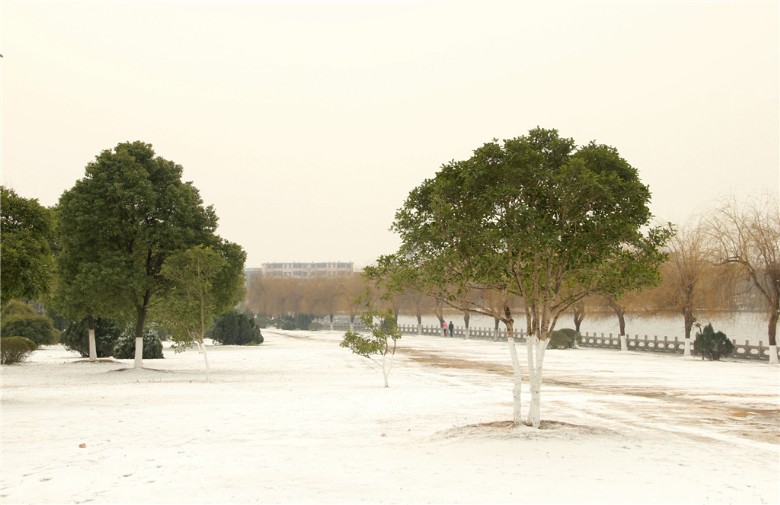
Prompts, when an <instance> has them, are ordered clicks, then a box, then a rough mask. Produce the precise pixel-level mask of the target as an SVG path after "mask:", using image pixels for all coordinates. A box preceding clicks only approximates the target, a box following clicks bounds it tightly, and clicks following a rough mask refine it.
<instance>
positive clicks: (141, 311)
mask: <svg viewBox="0 0 780 505" xmlns="http://www.w3.org/2000/svg"><path fill="white" fill-rule="evenodd" d="M136 312H137V318H136V322H135V359H134V360H133V368H143V366H144V361H143V359H144V322H145V320H146V307H143V306H141V307H137V308H136Z"/></svg>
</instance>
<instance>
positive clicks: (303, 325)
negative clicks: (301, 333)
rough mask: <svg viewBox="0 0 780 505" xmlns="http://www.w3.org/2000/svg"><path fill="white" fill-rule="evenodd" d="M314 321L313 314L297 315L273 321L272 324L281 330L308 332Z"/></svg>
mask: <svg viewBox="0 0 780 505" xmlns="http://www.w3.org/2000/svg"><path fill="white" fill-rule="evenodd" d="M313 320H314V316H312V315H311V314H295V315H294V316H291V315H286V316H282V317H280V318H277V319H273V320H272V321H271V323H272V324H273V325H274V326H276V327H277V328H279V329H281V330H308V329H309V325H310V324H311V322H312V321H313Z"/></svg>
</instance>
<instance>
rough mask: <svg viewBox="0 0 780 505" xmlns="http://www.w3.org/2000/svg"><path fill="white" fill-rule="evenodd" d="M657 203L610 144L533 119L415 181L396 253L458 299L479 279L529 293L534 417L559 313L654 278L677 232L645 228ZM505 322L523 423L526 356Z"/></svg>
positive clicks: (532, 420)
mask: <svg viewBox="0 0 780 505" xmlns="http://www.w3.org/2000/svg"><path fill="white" fill-rule="evenodd" d="M649 201H650V191H649V189H648V188H647V186H645V185H644V184H642V183H641V181H640V180H639V177H638V174H637V171H636V169H635V168H633V167H632V166H631V165H629V164H628V162H626V161H625V160H624V159H623V158H621V157H620V155H619V154H618V152H617V150H616V149H614V148H613V147H609V146H606V145H601V144H596V143H595V142H591V143H589V144H587V145H585V146H582V147H579V148H578V147H577V146H576V145H575V143H574V141H573V140H572V139H568V138H562V137H560V136H559V135H558V132H557V131H556V130H547V129H541V128H537V129H534V130H531V131H530V132H529V133H528V134H527V135H525V136H522V137H518V138H514V139H510V140H505V141H504V142H503V143H499V142H497V141H493V142H490V143H487V144H485V145H484V146H482V147H480V148H479V149H477V150H476V151H474V155H473V156H472V157H471V158H469V159H467V160H464V161H452V162H450V163H447V164H445V165H444V166H443V167H442V168H441V170H440V171H439V172H438V173H437V174H436V176H435V177H434V178H433V179H428V180H426V181H424V182H423V183H422V184H421V185H420V186H419V187H417V188H415V189H414V190H413V191H412V192H411V193H410V194H409V196H408V198H407V200H406V202H405V203H404V206H403V207H402V208H401V209H399V211H398V212H397V213H396V218H395V221H394V224H393V229H394V230H395V231H396V232H397V233H399V235H400V237H401V247H400V249H399V251H398V252H397V253H396V254H395V255H394V260H393V261H394V262H396V263H400V264H402V265H404V268H403V269H401V270H402V271H403V270H405V269H409V268H411V269H414V270H417V272H418V274H417V275H416V276H414V277H415V278H416V279H424V281H423V282H426V283H430V284H435V285H437V286H440V287H441V286H447V290H448V291H449V292H450V293H451V295H450V298H452V299H457V298H458V297H459V296H461V295H462V294H463V293H466V292H467V291H469V290H471V289H474V287H475V286H478V285H482V286H484V287H491V288H495V287H499V288H500V287H506V289H507V290H508V291H509V292H510V293H513V294H515V295H517V296H520V297H521V298H522V300H523V303H524V304H525V313H526V318H527V319H528V328H529V330H530V333H531V334H530V335H529V338H528V345H527V352H528V369H529V377H530V381H531V393H532V398H531V407H530V409H529V415H528V419H527V423H528V424H531V425H533V426H534V427H538V426H539V424H540V420H541V419H540V391H541V376H542V366H543V360H544V351H545V349H546V347H547V343H548V339H549V338H550V336H551V335H552V332H553V330H554V328H555V325H556V323H557V321H558V318H559V317H560V316H561V315H562V314H563V313H564V311H566V310H567V309H569V308H570V307H571V306H572V305H573V304H575V303H577V302H578V301H580V300H582V299H583V298H584V297H585V296H587V295H589V294H591V293H604V294H606V293H609V294H613V295H616V296H619V295H620V294H621V293H622V292H624V291H626V290H629V289H635V288H636V287H637V286H638V285H643V284H652V283H653V282H655V281H656V280H657V278H658V276H657V267H658V265H659V264H660V263H661V262H662V261H663V259H664V257H665V256H664V254H663V253H662V252H661V247H662V246H663V244H664V242H665V241H666V240H667V239H668V235H669V231H668V229H665V228H649V227H648V226H649V223H650V220H651V217H652V216H651V213H650V210H649V208H648V203H649ZM382 262H384V263H392V262H391V261H387V260H381V261H380V263H382ZM507 316H508V314H507ZM507 322H509V323H510V324H508V329H509V330H510V331H509V339H510V350H511V352H512V355H513V365H514V366H515V390H516V395H515V416H514V419H515V422H516V423H519V422H521V418H520V415H519V401H520V399H519V380H520V373H519V363H518V361H517V360H516V358H515V351H514V338H513V334H512V333H513V332H512V327H511V322H512V318H511V317H507Z"/></svg>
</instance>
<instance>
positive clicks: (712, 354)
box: [693, 324, 734, 361]
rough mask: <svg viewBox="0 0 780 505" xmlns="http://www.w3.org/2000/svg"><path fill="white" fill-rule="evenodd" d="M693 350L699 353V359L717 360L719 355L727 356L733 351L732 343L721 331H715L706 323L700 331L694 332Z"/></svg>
mask: <svg viewBox="0 0 780 505" xmlns="http://www.w3.org/2000/svg"><path fill="white" fill-rule="evenodd" d="M693 351H694V352H695V353H697V354H698V353H701V359H704V358H705V357H706V358H707V359H710V360H713V361H718V360H720V358H721V356H728V355H730V354H731V353H732V352H734V344H733V343H732V342H731V340H729V339H728V337H726V334H725V333H723V332H722V331H718V332H716V331H715V330H714V329H713V328H712V325H711V324H708V325H707V326H705V327H704V329H702V330H701V331H700V332H698V333H696V340H694V341H693Z"/></svg>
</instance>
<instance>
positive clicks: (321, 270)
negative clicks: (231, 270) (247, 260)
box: [244, 261, 355, 279]
mask: <svg viewBox="0 0 780 505" xmlns="http://www.w3.org/2000/svg"><path fill="white" fill-rule="evenodd" d="M354 271H355V264H354V262H352V261H317V262H314V261H312V262H302V261H288V262H269V263H263V264H262V266H261V267H260V268H246V269H244V272H245V273H246V275H247V277H250V276H252V275H258V274H260V275H262V276H264V277H269V278H294V279H307V278H312V277H336V276H339V275H349V274H352V273H353V272H354Z"/></svg>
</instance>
